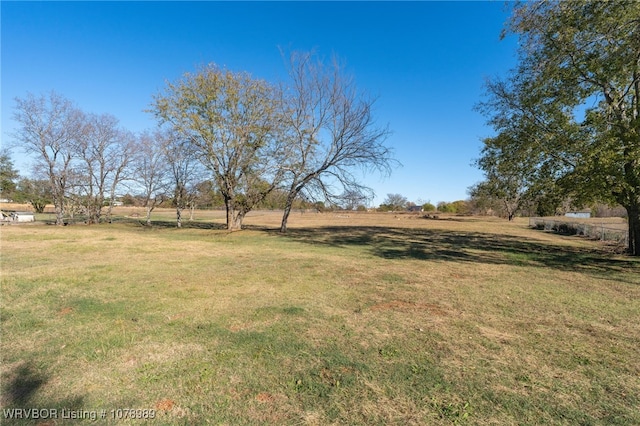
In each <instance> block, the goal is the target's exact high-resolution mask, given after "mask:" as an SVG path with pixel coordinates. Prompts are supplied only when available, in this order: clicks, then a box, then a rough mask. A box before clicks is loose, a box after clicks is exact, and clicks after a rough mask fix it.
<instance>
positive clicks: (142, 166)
mask: <svg viewBox="0 0 640 426" xmlns="http://www.w3.org/2000/svg"><path fill="white" fill-rule="evenodd" d="M164 141H165V137H164V135H163V134H162V133H161V132H160V131H156V132H154V133H149V132H144V133H142V134H141V135H140V136H139V138H138V144H137V147H136V150H135V158H134V159H133V178H132V179H133V180H134V182H136V183H137V184H138V185H139V186H140V187H141V190H142V198H143V200H144V207H145V209H146V222H147V225H151V212H152V211H153V210H154V209H155V208H156V207H157V206H158V205H159V204H160V203H162V202H163V201H164V200H166V199H167V193H168V191H169V182H168V177H169V169H168V167H167V162H166V159H165V156H164V146H163V143H164Z"/></svg>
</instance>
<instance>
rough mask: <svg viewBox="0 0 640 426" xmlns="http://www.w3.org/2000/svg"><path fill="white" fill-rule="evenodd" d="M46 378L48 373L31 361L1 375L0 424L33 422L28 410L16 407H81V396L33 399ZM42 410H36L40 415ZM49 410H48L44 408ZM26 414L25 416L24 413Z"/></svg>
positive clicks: (46, 380) (68, 408)
mask: <svg viewBox="0 0 640 426" xmlns="http://www.w3.org/2000/svg"><path fill="white" fill-rule="evenodd" d="M48 381H49V376H48V375H47V374H46V373H45V372H42V371H40V369H38V368H37V367H36V366H35V365H34V364H33V363H31V362H23V363H21V364H20V365H18V366H16V367H15V368H13V369H10V370H8V371H6V372H5V373H3V375H2V386H1V388H2V398H1V400H2V402H1V403H2V409H3V412H2V422H1V423H2V424H3V425H9V424H20V425H22V424H28V423H29V420H31V421H32V422H34V421H37V418H36V417H34V415H33V413H32V412H29V413H25V412H24V411H19V410H34V409H35V410H38V411H39V410H43V411H44V410H56V412H57V413H61V410H63V409H64V410H67V411H69V410H77V409H80V408H82V407H83V404H84V398H83V397H81V396H80V397H72V398H69V399H62V400H52V401H43V400H42V399H40V398H36V394H37V393H38V391H39V390H40V388H41V387H42V386H44V385H45V384H46V383H47V382H48ZM43 411H39V413H40V414H41V413H42V412H43ZM47 412H49V411H47ZM27 415H28V416H29V417H26V416H27Z"/></svg>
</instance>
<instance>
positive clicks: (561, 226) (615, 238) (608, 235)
mask: <svg viewBox="0 0 640 426" xmlns="http://www.w3.org/2000/svg"><path fill="white" fill-rule="evenodd" d="M529 226H530V227H532V228H535V229H541V230H545V231H554V232H558V233H561V234H566V235H583V236H585V237H589V238H594V239H597V240H601V241H610V242H615V243H617V244H620V245H624V246H625V247H626V246H627V245H628V244H629V231H628V230H625V229H620V228H614V227H612V226H607V224H605V223H599V224H597V223H586V222H573V221H566V220H559V219H545V218H542V217H530V218H529Z"/></svg>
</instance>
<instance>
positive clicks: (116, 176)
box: [107, 130, 136, 222]
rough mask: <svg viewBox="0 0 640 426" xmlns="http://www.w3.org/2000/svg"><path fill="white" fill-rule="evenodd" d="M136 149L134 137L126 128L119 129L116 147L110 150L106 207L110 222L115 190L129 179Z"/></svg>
mask: <svg viewBox="0 0 640 426" xmlns="http://www.w3.org/2000/svg"><path fill="white" fill-rule="evenodd" d="M135 150H136V138H135V136H134V134H133V133H131V132H130V131H128V130H121V131H120V135H119V138H118V140H117V147H116V149H114V150H113V151H111V155H110V158H109V162H110V164H111V167H112V175H111V181H110V184H109V205H108V208H107V221H108V222H111V213H112V211H113V206H114V203H115V201H116V190H117V189H118V187H120V185H121V184H122V183H123V182H125V181H126V180H127V179H130V178H131V176H130V174H129V173H131V169H130V167H129V166H130V164H131V162H132V161H133V159H134V154H135Z"/></svg>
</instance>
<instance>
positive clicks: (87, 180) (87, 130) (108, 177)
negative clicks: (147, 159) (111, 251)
mask: <svg viewBox="0 0 640 426" xmlns="http://www.w3.org/2000/svg"><path fill="white" fill-rule="evenodd" d="M131 150H132V146H131V136H130V135H129V134H128V132H126V131H124V130H123V129H121V128H119V125H118V119H117V118H115V117H114V116H112V115H109V114H102V115H95V114H90V115H87V116H86V119H85V121H84V126H83V131H82V132H81V134H80V138H79V140H78V143H77V155H78V159H79V164H78V176H79V178H80V191H79V194H78V195H79V196H80V203H81V204H82V205H83V206H84V208H85V211H86V214H87V223H89V224H92V223H99V222H100V217H101V215H102V209H103V207H104V206H105V201H107V197H110V200H109V206H112V203H113V198H114V197H115V190H116V188H117V186H118V184H119V183H120V182H121V180H122V178H123V177H124V174H123V171H124V169H125V167H126V166H127V164H128V162H129V160H130V159H131ZM110 211H111V208H109V214H110Z"/></svg>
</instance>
